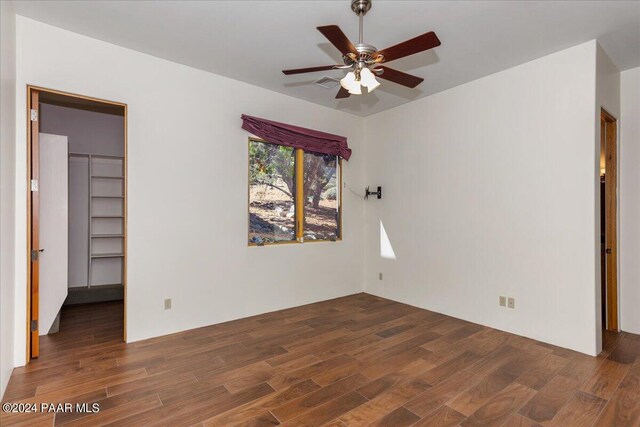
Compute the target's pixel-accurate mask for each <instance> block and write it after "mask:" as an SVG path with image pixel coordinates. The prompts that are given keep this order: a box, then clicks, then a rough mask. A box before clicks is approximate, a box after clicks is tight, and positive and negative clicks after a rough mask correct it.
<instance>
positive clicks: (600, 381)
mask: <svg viewBox="0 0 640 427" xmlns="http://www.w3.org/2000/svg"><path fill="white" fill-rule="evenodd" d="M627 372H629V365H626V364H622V363H618V362H614V361H612V360H604V361H602V364H601V365H600V366H599V367H598V370H597V371H596V373H595V374H594V375H593V377H592V378H591V379H589V380H588V381H587V382H586V383H585V384H583V386H582V387H581V390H582V391H584V392H585V393H589V394H593V395H594V396H598V397H600V398H602V399H605V400H608V399H609V398H610V397H611V395H612V394H613V393H614V392H615V391H616V389H617V388H618V386H619V385H620V383H621V382H622V379H623V378H624V377H625V375H627Z"/></svg>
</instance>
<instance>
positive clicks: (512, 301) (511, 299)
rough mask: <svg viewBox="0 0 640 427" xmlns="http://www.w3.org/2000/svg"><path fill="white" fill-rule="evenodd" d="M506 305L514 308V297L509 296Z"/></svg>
mask: <svg viewBox="0 0 640 427" xmlns="http://www.w3.org/2000/svg"><path fill="white" fill-rule="evenodd" d="M507 307H509V308H516V299H515V298H509V300H508V304H507Z"/></svg>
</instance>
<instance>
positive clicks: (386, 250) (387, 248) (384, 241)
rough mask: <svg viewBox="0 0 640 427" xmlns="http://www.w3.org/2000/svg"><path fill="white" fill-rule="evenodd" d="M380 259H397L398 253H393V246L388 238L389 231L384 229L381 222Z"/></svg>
mask: <svg viewBox="0 0 640 427" xmlns="http://www.w3.org/2000/svg"><path fill="white" fill-rule="evenodd" d="M380 257H382V258H387V259H396V253H395V252H394V251H393V246H391V242H390V241H389V236H387V231H386V230H385V229H384V224H382V221H380Z"/></svg>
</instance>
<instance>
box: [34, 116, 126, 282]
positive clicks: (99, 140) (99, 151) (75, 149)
mask: <svg viewBox="0 0 640 427" xmlns="http://www.w3.org/2000/svg"><path fill="white" fill-rule="evenodd" d="M40 109H41V113H40V114H41V121H40V122H41V123H40V126H41V131H42V132H44V133H51V134H56V135H65V136H67V137H68V140H69V154H70V155H69V287H70V288H86V287H88V286H98V285H113V284H121V283H122V266H123V259H122V257H121V256H120V254H122V252H123V247H122V245H123V238H122V237H120V236H121V235H122V234H123V218H121V217H122V215H123V205H124V199H123V198H122V196H123V180H122V179H121V178H120V177H122V176H123V175H124V170H123V160H122V156H123V155H124V132H123V129H124V118H123V117H122V116H117V115H112V114H105V113H99V112H94V111H85V110H80V109H75V108H67V107H63V106H58V105H50V104H41V106H40Z"/></svg>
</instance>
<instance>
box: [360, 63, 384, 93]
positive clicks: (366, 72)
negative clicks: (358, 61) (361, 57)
mask: <svg viewBox="0 0 640 427" xmlns="http://www.w3.org/2000/svg"><path fill="white" fill-rule="evenodd" d="M360 80H361V81H362V86H364V87H366V88H367V90H368V91H369V92H373V90H374V89H376V88H377V87H378V86H380V82H379V81H378V80H377V79H376V76H375V75H374V74H373V73H372V72H371V70H370V69H368V68H363V69H362V71H361V72H360Z"/></svg>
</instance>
